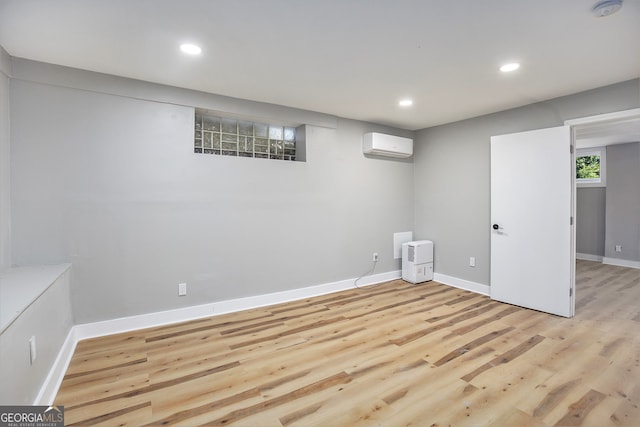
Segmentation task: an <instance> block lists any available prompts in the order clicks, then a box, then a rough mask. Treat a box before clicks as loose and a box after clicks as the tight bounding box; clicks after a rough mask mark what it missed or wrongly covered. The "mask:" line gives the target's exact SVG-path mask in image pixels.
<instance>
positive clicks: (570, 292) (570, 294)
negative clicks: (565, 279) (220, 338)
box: [569, 288, 573, 297]
mask: <svg viewBox="0 0 640 427" xmlns="http://www.w3.org/2000/svg"><path fill="white" fill-rule="evenodd" d="M569 296H570V297H572V296H573V288H569Z"/></svg>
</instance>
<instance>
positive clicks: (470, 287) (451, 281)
mask: <svg viewBox="0 0 640 427" xmlns="http://www.w3.org/2000/svg"><path fill="white" fill-rule="evenodd" d="M433 280H435V281H436V282H440V283H442V284H444V285H449V286H453V287H454V288H460V289H464V290H467V291H471V292H475V293H477V294H482V295H487V296H488V295H489V294H490V291H491V288H490V287H489V285H483V284H481V283H476V282H471V281H469V280H464V279H458V278H457V277H453V276H447V275H446V274H440V273H433Z"/></svg>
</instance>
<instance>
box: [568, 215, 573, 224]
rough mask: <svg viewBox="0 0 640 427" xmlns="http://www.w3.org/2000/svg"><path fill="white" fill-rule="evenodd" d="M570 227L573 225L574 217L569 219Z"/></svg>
mask: <svg viewBox="0 0 640 427" xmlns="http://www.w3.org/2000/svg"><path fill="white" fill-rule="evenodd" d="M569 225H573V217H572V216H570V217H569Z"/></svg>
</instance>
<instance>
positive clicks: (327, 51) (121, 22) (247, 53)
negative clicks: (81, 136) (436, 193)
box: [0, 0, 640, 130]
mask: <svg viewBox="0 0 640 427" xmlns="http://www.w3.org/2000/svg"><path fill="white" fill-rule="evenodd" d="M594 3H595V1H594V0H561V1H559V0H482V1H478V0H458V1H447V0H440V1H436V0H433V1H432V0H297V1H295V0H0V45H2V46H3V47H4V48H5V49H6V51H7V52H8V53H9V54H10V55H12V56H15V57H21V58H27V59H33V60H37V61H43V62H49V63H53V64H60V65H65V66H70V67H76V68H81V69H86V70H91V71H98V72H103V73H108V74H114V75H118V76H124V77H131V78H135V79H142V80H147V81H150V82H157V83H163V84H168V85H173V86H178V87H184V88H190V89H196V90H201V91H206V92H211V93H217V94H222V95H227V96H233V97H238V98H244V99H250V100H256V101H263V102H268V103H274V104H280V105H286V106H291V107H297V108H302V109H306V110H312V111H318V112H323V113H328V114H333V115H337V116H341V117H346V118H352V119H358V120H365V121H370V122H375V123H382V124H388V125H392V126H397V127H400V128H404V129H411V130H416V129H421V128H426V127H430V126H434V125H438V124H442V123H447V122H452V121H456V120H461V119H465V118H469V117H473V116H478V115H482V114H487V113H491V112H495V111H500V110H505V109H508V108H512V107H517V106H521V105H525V104H529V103H532V102H536V101H543V100H547V99H551V98H555V97H558V96H562V95H567V94H571V93H576V92H580V91H584V90H588V89H592V88H596V87H600V86H604V85H608V84H612V83H617V82H621V81H625V80H629V79H633V78H637V77H639V76H640V0H624V3H623V7H622V9H621V10H620V11H619V12H618V13H616V14H613V15H611V16H609V17H606V18H595V17H594V16H593V15H592V14H591V12H590V9H591V7H592V6H593V4H594ZM184 42H192V43H197V44H199V45H201V46H202V49H203V54H202V55H201V56H200V57H188V56H186V55H185V54H182V53H181V52H180V51H179V50H178V46H179V45H180V44H181V43H184ZM510 61H518V62H521V63H522V66H521V68H520V69H519V70H518V71H516V72H514V73H512V74H509V75H505V74H501V73H500V72H498V67H499V66H500V65H502V64H503V63H505V62H510ZM404 97H410V98H412V99H413V100H414V105H413V106H412V107H410V108H401V107H399V106H398V105H397V103H398V101H399V100H400V99H401V98H404Z"/></svg>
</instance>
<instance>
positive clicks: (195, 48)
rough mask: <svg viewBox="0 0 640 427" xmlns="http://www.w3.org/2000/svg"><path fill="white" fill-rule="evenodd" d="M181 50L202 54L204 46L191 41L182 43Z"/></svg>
mask: <svg viewBox="0 0 640 427" xmlns="http://www.w3.org/2000/svg"><path fill="white" fill-rule="evenodd" d="M180 50H181V51H183V52H184V53H188V54H189V55H200V54H201V53H202V48H201V47H200V46H197V45H195V44H190V43H185V44H181V45H180Z"/></svg>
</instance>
